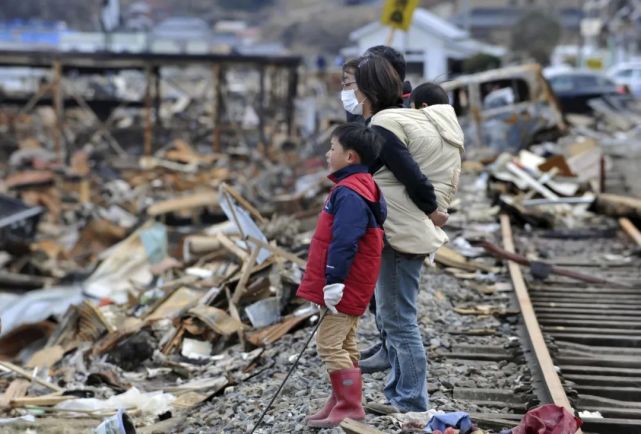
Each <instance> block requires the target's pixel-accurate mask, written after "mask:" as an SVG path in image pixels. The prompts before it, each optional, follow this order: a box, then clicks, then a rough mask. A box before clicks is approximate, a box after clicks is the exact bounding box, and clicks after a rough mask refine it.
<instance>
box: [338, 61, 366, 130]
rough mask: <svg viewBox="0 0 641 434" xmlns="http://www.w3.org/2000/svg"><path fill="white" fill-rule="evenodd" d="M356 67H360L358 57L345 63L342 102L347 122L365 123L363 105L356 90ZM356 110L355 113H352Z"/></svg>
mask: <svg viewBox="0 0 641 434" xmlns="http://www.w3.org/2000/svg"><path fill="white" fill-rule="evenodd" d="M356 68H358V59H352V60H348V61H347V62H345V63H344V64H343V77H342V83H341V85H342V90H341V102H342V103H343V108H344V109H345V113H346V117H347V122H357V123H363V124H364V123H365V119H364V118H363V112H362V106H360V105H359V104H358V101H357V100H356V96H355V95H354V90H355V89H356V77H355V76H354V74H355V73H356ZM352 112H354V113H352Z"/></svg>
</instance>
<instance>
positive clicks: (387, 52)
mask: <svg viewBox="0 0 641 434" xmlns="http://www.w3.org/2000/svg"><path fill="white" fill-rule="evenodd" d="M367 55H374V56H381V57H384V58H385V59H386V60H387V61H388V62H389V63H391V64H392V67H393V68H394V69H395V70H396V73H397V74H398V76H399V78H400V79H401V81H403V80H405V68H406V63H405V57H403V55H402V54H401V53H400V52H398V51H397V50H395V49H393V48H392V47H388V46H387V45H375V46H373V47H370V48H368V49H367V50H366V51H365V54H364V56H367Z"/></svg>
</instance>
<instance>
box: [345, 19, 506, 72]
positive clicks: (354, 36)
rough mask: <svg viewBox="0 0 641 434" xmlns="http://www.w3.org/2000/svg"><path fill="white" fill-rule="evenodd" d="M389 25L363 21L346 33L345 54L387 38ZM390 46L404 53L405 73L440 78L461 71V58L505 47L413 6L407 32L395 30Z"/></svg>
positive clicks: (501, 51) (496, 52) (500, 53)
mask: <svg viewBox="0 0 641 434" xmlns="http://www.w3.org/2000/svg"><path fill="white" fill-rule="evenodd" d="M389 34H390V29H389V28H388V27H386V26H383V25H382V24H381V23H380V22H379V21H375V22H372V23H370V24H367V25H365V26H364V27H361V28H359V29H357V30H355V31H353V32H352V33H351V34H350V40H352V41H354V42H355V46H352V47H349V48H347V49H345V50H343V52H342V53H343V54H344V55H346V56H355V55H360V54H362V53H363V52H364V51H365V50H366V49H367V48H369V47H372V46H374V45H381V44H385V43H386V42H387V39H388V37H389ZM391 46H392V47H394V48H396V49H397V50H399V51H400V52H402V53H405V60H406V61H407V64H408V73H414V74H418V75H422V77H423V78H424V79H425V80H439V81H440V80H444V79H445V78H447V77H449V76H450V75H451V74H452V73H460V72H461V64H462V61H463V60H464V59H466V58H468V57H470V56H473V55H475V54H478V53H488V54H491V55H494V56H497V57H501V56H503V55H504V54H505V49H504V48H502V47H498V46H493V45H489V44H486V43H483V42H480V41H477V40H474V39H472V38H470V36H469V34H468V33H467V32H466V31H464V30H462V29H460V28H459V27H456V26H455V25H454V24H451V23H450V22H448V21H447V20H445V19H443V18H441V17H439V16H437V15H435V14H433V13H431V12H429V11H428V10H426V9H422V8H419V9H416V11H415V12H414V16H413V19H412V24H411V27H410V29H409V30H408V31H407V32H401V31H396V32H395V33H394V36H393V40H392V43H391Z"/></svg>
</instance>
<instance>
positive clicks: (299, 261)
mask: <svg viewBox="0 0 641 434" xmlns="http://www.w3.org/2000/svg"><path fill="white" fill-rule="evenodd" d="M247 241H249V242H251V243H254V244H256V245H258V246H260V247H262V248H264V249H267V250H269V251H271V252H272V253H273V254H275V255H277V256H281V257H282V258H284V259H287V260H288V261H291V262H293V263H294V264H296V265H298V266H300V267H301V268H305V267H307V262H306V261H305V260H304V259H302V258H299V257H298V256H296V255H294V254H293V253H289V252H288V251H286V250H283V249H281V248H280V247H278V246H273V245H271V244H269V243H266V242H265V241H263V240H259V239H257V238H254V237H252V236H248V237H247Z"/></svg>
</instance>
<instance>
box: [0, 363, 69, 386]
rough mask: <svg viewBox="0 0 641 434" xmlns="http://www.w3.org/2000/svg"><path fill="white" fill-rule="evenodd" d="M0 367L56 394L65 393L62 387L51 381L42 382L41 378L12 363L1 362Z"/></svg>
mask: <svg viewBox="0 0 641 434" xmlns="http://www.w3.org/2000/svg"><path fill="white" fill-rule="evenodd" d="M0 366H2V367H4V368H5V369H8V370H10V371H12V372H14V373H16V374H18V375H21V376H23V377H25V378H27V379H29V380H31V381H35V382H36V383H38V384H40V385H41V386H44V387H47V388H49V389H51V390H54V391H56V392H62V391H64V389H63V388H62V387H60V386H57V385H55V384H53V383H50V382H49V381H45V380H41V379H40V378H38V377H35V376H33V375H32V373H31V372H29V371H26V370H24V369H22V368H21V367H20V366H16V365H14V364H13V363H11V362H0Z"/></svg>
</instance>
